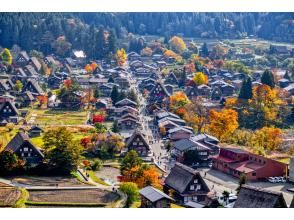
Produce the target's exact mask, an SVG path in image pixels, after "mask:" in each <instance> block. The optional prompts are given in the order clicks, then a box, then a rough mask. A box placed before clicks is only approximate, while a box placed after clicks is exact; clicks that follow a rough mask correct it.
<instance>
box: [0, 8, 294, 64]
mask: <svg viewBox="0 0 294 220" xmlns="http://www.w3.org/2000/svg"><path fill="white" fill-rule="evenodd" d="M293 21H294V13H0V45H1V46H2V47H8V48H10V47H12V46H13V45H14V44H17V45H19V46H20V47H21V48H22V49H25V50H32V49H35V50H39V51H42V52H43V53H44V54H49V53H52V52H53V51H54V48H55V47H58V48H63V50H62V51H60V52H61V54H60V55H66V53H67V52H68V51H70V50H69V48H73V49H83V50H85V51H86V53H87V55H88V56H90V57H97V58H101V57H105V56H107V55H109V54H111V53H113V51H114V50H115V47H116V38H124V37H126V36H127V34H128V33H134V34H140V35H160V36H164V37H165V38H166V39H169V38H170V37H171V36H173V35H181V36H185V37H199V38H243V37H246V36H250V35H253V36H256V37H260V38H264V39H268V40H276V41H286V42H294V22H293ZM61 36H62V38H60V37H61ZM106 36H107V37H106ZM97 51H99V52H97Z"/></svg>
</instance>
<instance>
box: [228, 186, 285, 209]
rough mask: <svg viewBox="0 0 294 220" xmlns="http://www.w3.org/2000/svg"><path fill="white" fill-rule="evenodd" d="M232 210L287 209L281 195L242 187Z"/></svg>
mask: <svg viewBox="0 0 294 220" xmlns="http://www.w3.org/2000/svg"><path fill="white" fill-rule="evenodd" d="M234 208H287V204H286V202H285V199H284V197H283V194H282V193H278V192H273V191H270V190H266V189H263V188H256V187H253V186H248V185H243V186H242V188H241V190H240V192H239V195H238V198H237V201H236V203H235V205H234Z"/></svg>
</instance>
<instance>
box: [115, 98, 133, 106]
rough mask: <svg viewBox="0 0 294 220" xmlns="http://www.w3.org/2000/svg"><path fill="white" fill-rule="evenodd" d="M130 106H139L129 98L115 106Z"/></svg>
mask: <svg viewBox="0 0 294 220" xmlns="http://www.w3.org/2000/svg"><path fill="white" fill-rule="evenodd" d="M130 104H131V105H135V106H137V105H138V104H137V103H136V102H134V101H132V100H130V99H128V98H125V99H122V100H120V101H118V102H116V103H115V105H130Z"/></svg>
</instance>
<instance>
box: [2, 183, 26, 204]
mask: <svg viewBox="0 0 294 220" xmlns="http://www.w3.org/2000/svg"><path fill="white" fill-rule="evenodd" d="M20 196H21V191H20V190H18V189H16V188H13V187H3V188H0V207H11V206H13V205H14V204H15V202H16V201H17V200H18V199H19V198H20Z"/></svg>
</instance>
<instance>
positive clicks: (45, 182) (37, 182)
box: [11, 176, 86, 187]
mask: <svg viewBox="0 0 294 220" xmlns="http://www.w3.org/2000/svg"><path fill="white" fill-rule="evenodd" d="M11 181H12V182H13V183H17V184H25V185H29V186H56V184H58V186H59V187H64V186H81V185H82V186H83V185H86V184H84V183H81V182H80V181H78V180H77V179H76V178H71V177H68V178H67V177H29V176H27V177H26V176H24V177H14V178H11Z"/></svg>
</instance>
